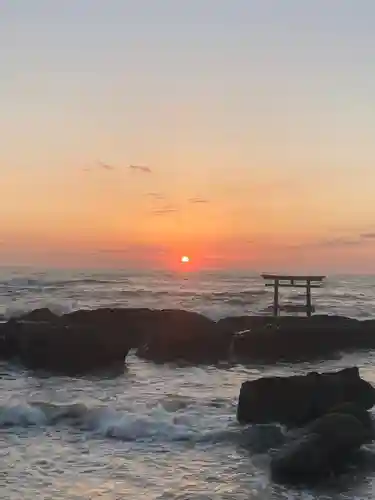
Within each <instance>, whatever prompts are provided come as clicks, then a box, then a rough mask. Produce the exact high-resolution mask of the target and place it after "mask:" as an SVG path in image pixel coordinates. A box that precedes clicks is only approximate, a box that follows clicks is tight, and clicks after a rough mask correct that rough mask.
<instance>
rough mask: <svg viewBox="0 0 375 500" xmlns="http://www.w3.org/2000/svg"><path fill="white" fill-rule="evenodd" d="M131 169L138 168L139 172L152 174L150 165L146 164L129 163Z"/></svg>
mask: <svg viewBox="0 0 375 500" xmlns="http://www.w3.org/2000/svg"><path fill="white" fill-rule="evenodd" d="M129 168H130V169H131V170H138V171H139V172H143V173H144V174H151V172H152V170H151V168H150V167H147V166H145V165H129Z"/></svg>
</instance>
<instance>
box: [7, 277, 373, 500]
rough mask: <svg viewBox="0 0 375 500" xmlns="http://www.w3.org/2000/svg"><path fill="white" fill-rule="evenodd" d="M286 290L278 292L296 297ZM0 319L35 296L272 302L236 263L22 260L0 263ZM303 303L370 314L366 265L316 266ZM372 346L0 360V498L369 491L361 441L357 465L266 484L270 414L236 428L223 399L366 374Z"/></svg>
mask: <svg viewBox="0 0 375 500" xmlns="http://www.w3.org/2000/svg"><path fill="white" fill-rule="evenodd" d="M296 294H297V292H296V291H295V290H288V291H286V292H283V300H296V299H297V300H298V299H299V298H300V297H297V296H296ZM0 295H1V301H0V303H1V309H0V314H1V315H2V317H3V320H5V319H6V318H8V317H11V316H15V315H18V314H21V313H23V312H26V311H28V310H32V309H35V308H38V307H49V308H50V309H51V310H52V311H54V312H57V313H63V312H67V311H70V310H74V309H79V308H95V307H103V306H105V307H127V306H129V307H130V306H131V307H137V306H141V307H152V308H172V307H177V308H182V309H187V310H194V311H198V312H201V313H203V314H206V315H207V316H209V317H211V318H213V319H218V318H220V317H224V316H228V315H239V314H251V313H264V312H266V311H267V310H268V307H269V305H270V303H271V302H272V291H268V290H265V288H264V284H263V282H262V280H260V279H259V278H258V277H257V276H248V275H245V274H241V273H235V274H232V275H231V274H230V273H226V274H221V273H212V272H211V273H208V272H207V273H185V274H172V273H161V272H152V273H151V272H149V273H145V272H143V273H136V272H130V271H121V272H120V271H116V272H115V271H96V272H92V271H90V272H85V271H72V272H67V271H51V270H49V271H40V270H38V271H35V270H27V269H18V270H17V269H14V270H11V269H7V270H2V271H1V274H0ZM314 303H315V305H316V307H317V312H319V313H328V314H343V315H347V316H351V317H356V318H369V317H374V316H375V278H374V277H353V276H352V277H348V276H347V277H345V276H341V277H340V276H338V277H330V278H329V279H328V281H327V283H326V285H325V286H324V288H323V289H321V290H317V291H316V292H315V293H314ZM374 362H375V355H374V354H373V353H371V352H369V353H365V352H362V353H358V354H350V355H344V356H342V357H340V358H337V359H335V360H333V361H330V362H327V361H325V362H322V363H315V364H307V363H305V364H295V365H287V364H279V365H272V366H261V365H253V366H246V367H244V366H241V367H239V366H236V367H231V366H229V365H225V364H223V366H222V367H219V368H213V367H207V368H204V367H181V366H174V365H159V366H157V365H155V364H153V363H149V362H144V361H141V360H139V359H138V358H136V357H135V356H134V354H131V355H130V356H129V357H128V360H127V368H126V370H124V373H123V374H122V375H121V376H118V377H114V378H110V377H108V378H103V377H101V378H98V377H81V378H70V377H47V376H45V377H36V376H35V375H33V374H30V373H28V372H26V371H22V370H20V369H16V368H15V367H12V366H11V365H9V364H6V363H3V364H1V365H0V370H1V377H0V463H1V467H0V487H1V497H2V498H6V499H10V500H28V499H33V500H34V499H36V498H38V499H54V500H57V499H72V500H73V499H74V500H76V499H92V500H93V499H106V500H107V499H108V500H109V499H111V500H114V499H134V500H138V499H141V498H142V499H143V498H144V499H150V500H151V499H160V500H162V499H165V500H167V499H168V500H174V499H176V500H177V499H178V500H206V499H215V500H216V499H217V500H219V499H220V500H232V499H233V500H234V499H236V500H244V499H246V500H248V499H271V498H272V499H276V500H277V499H285V498H290V499H292V498H293V499H296V498H299V499H306V500H314V499H322V500H323V499H346V498H348V499H349V498H362V499H367V498H372V497H373V489H374V487H375V449H374V450H372V448H371V446H369V447H368V448H367V449H366V450H365V451H364V453H365V455H366V457H367V458H366V461H365V465H363V467H361V468H359V469H356V470H353V471H352V473H351V474H348V475H347V476H344V477H341V478H339V479H332V480H331V481H330V482H329V483H327V484H324V485H321V486H319V487H317V488H315V489H311V488H310V489H308V488H304V487H300V488H298V489H293V488H288V487H285V486H280V485H277V484H273V483H272V481H271V480H270V476H269V460H270V454H271V453H272V450H273V449H274V448H275V447H277V446H278V445H279V444H280V441H281V440H282V435H283V429H282V428H280V427H278V426H276V425H275V426H254V427H251V426H250V427H247V428H243V427H241V426H239V425H238V424H237V422H236V418H235V413H236V403H237V398H238V393H239V389H240V385H241V383H242V382H243V381H245V380H249V379H253V378H256V377H259V376H264V375H274V374H278V375H290V374H294V373H304V372H306V371H307V370H310V369H318V370H320V369H322V370H323V369H335V368H342V367H345V366H352V365H358V366H359V367H360V369H361V375H362V376H363V377H364V378H366V379H367V380H369V381H370V382H373V383H375V369H374V368H373V366H374Z"/></svg>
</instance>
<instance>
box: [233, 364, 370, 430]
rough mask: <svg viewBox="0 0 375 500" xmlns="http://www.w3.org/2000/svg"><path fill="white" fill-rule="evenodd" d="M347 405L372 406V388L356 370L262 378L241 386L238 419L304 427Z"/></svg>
mask: <svg viewBox="0 0 375 500" xmlns="http://www.w3.org/2000/svg"><path fill="white" fill-rule="evenodd" d="M347 402H352V403H355V404H357V405H358V406H359V407H361V408H364V409H369V408H371V407H372V406H373V405H374V404H375V389H374V388H373V387H372V386H371V384H369V383H368V382H366V381H365V380H363V379H361V377H360V375H359V371H358V368H356V367H353V368H346V369H344V370H341V371H338V372H333V373H322V374H318V373H315V372H311V373H308V374H307V375H302V376H292V377H264V378H259V379H257V380H253V381H248V382H244V383H243V384H242V386H241V391H240V396H239V401H238V406H237V419H238V421H239V422H240V423H262V424H264V423H274V422H278V423H281V424H285V425H289V426H303V425H305V424H306V423H308V422H309V421H312V420H314V419H316V418H318V417H320V416H322V415H324V414H325V413H327V412H328V411H329V410H330V409H331V408H332V407H334V406H336V405H340V404H343V403H347Z"/></svg>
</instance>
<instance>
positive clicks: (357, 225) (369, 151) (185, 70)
mask: <svg viewBox="0 0 375 500" xmlns="http://www.w3.org/2000/svg"><path fill="white" fill-rule="evenodd" d="M374 17H375V3H374V2H373V1H372V0H361V2H358V1H355V0H330V1H329V2H327V1H326V0H314V1H306V2H301V1H300V0H283V1H280V0H189V1H187V0H185V1H182V0H181V1H176V0H106V1H105V2H104V1H103V0H64V2H52V1H51V0H33V2H30V1H28V0H0V61H1V65H0V109H1V113H0V144H1V148H0V176H1V177H0V178H1V183H0V185H1V196H0V227H1V234H0V262H1V263H3V264H5V265H37V266H48V267H54V266H58V267H77V266H78V267H80V266H85V267H88V266H89V267H107V266H108V267H127V266H134V267H137V266H139V267H142V268H144V269H147V268H149V267H153V268H154V267H162V268H170V269H172V268H176V269H177V268H178V267H179V266H180V265H181V264H180V257H181V256H182V255H188V256H190V258H191V262H190V264H189V265H190V266H191V268H192V269H203V268H225V269H232V268H241V269H249V270H250V269H252V270H258V271H281V270H288V271H289V270H290V271H292V270H293V271H302V270H303V271H304V272H305V271H311V272H312V271H314V272H315V271H316V272H318V273H320V272H354V273H355V272H360V273H373V272H375V259H374V255H375V201H374V187H375V167H374V160H375V140H374V131H375V113H374V107H373V106H374V88H375V49H374V47H375V31H374V29H373V19H374Z"/></svg>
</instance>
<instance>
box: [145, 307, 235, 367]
mask: <svg viewBox="0 0 375 500" xmlns="http://www.w3.org/2000/svg"><path fill="white" fill-rule="evenodd" d="M155 313H156V311H155ZM230 344H231V338H230V336H228V335H226V334H223V333H221V332H219V331H218V329H217V327H216V324H215V322H214V321H211V320H210V319H208V318H206V317H205V316H202V315H201V314H197V313H193V312H188V311H179V310H164V311H158V312H157V314H155V315H154V316H153V322H152V328H151V329H150V331H149V333H148V335H147V336H146V340H145V342H144V344H143V346H142V347H140V348H139V349H138V351H137V354H138V355H139V356H140V357H142V358H145V359H149V360H152V361H156V362H172V361H180V360H181V361H187V362H189V363H217V362H219V361H221V360H226V359H228V353H229V349H230Z"/></svg>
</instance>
